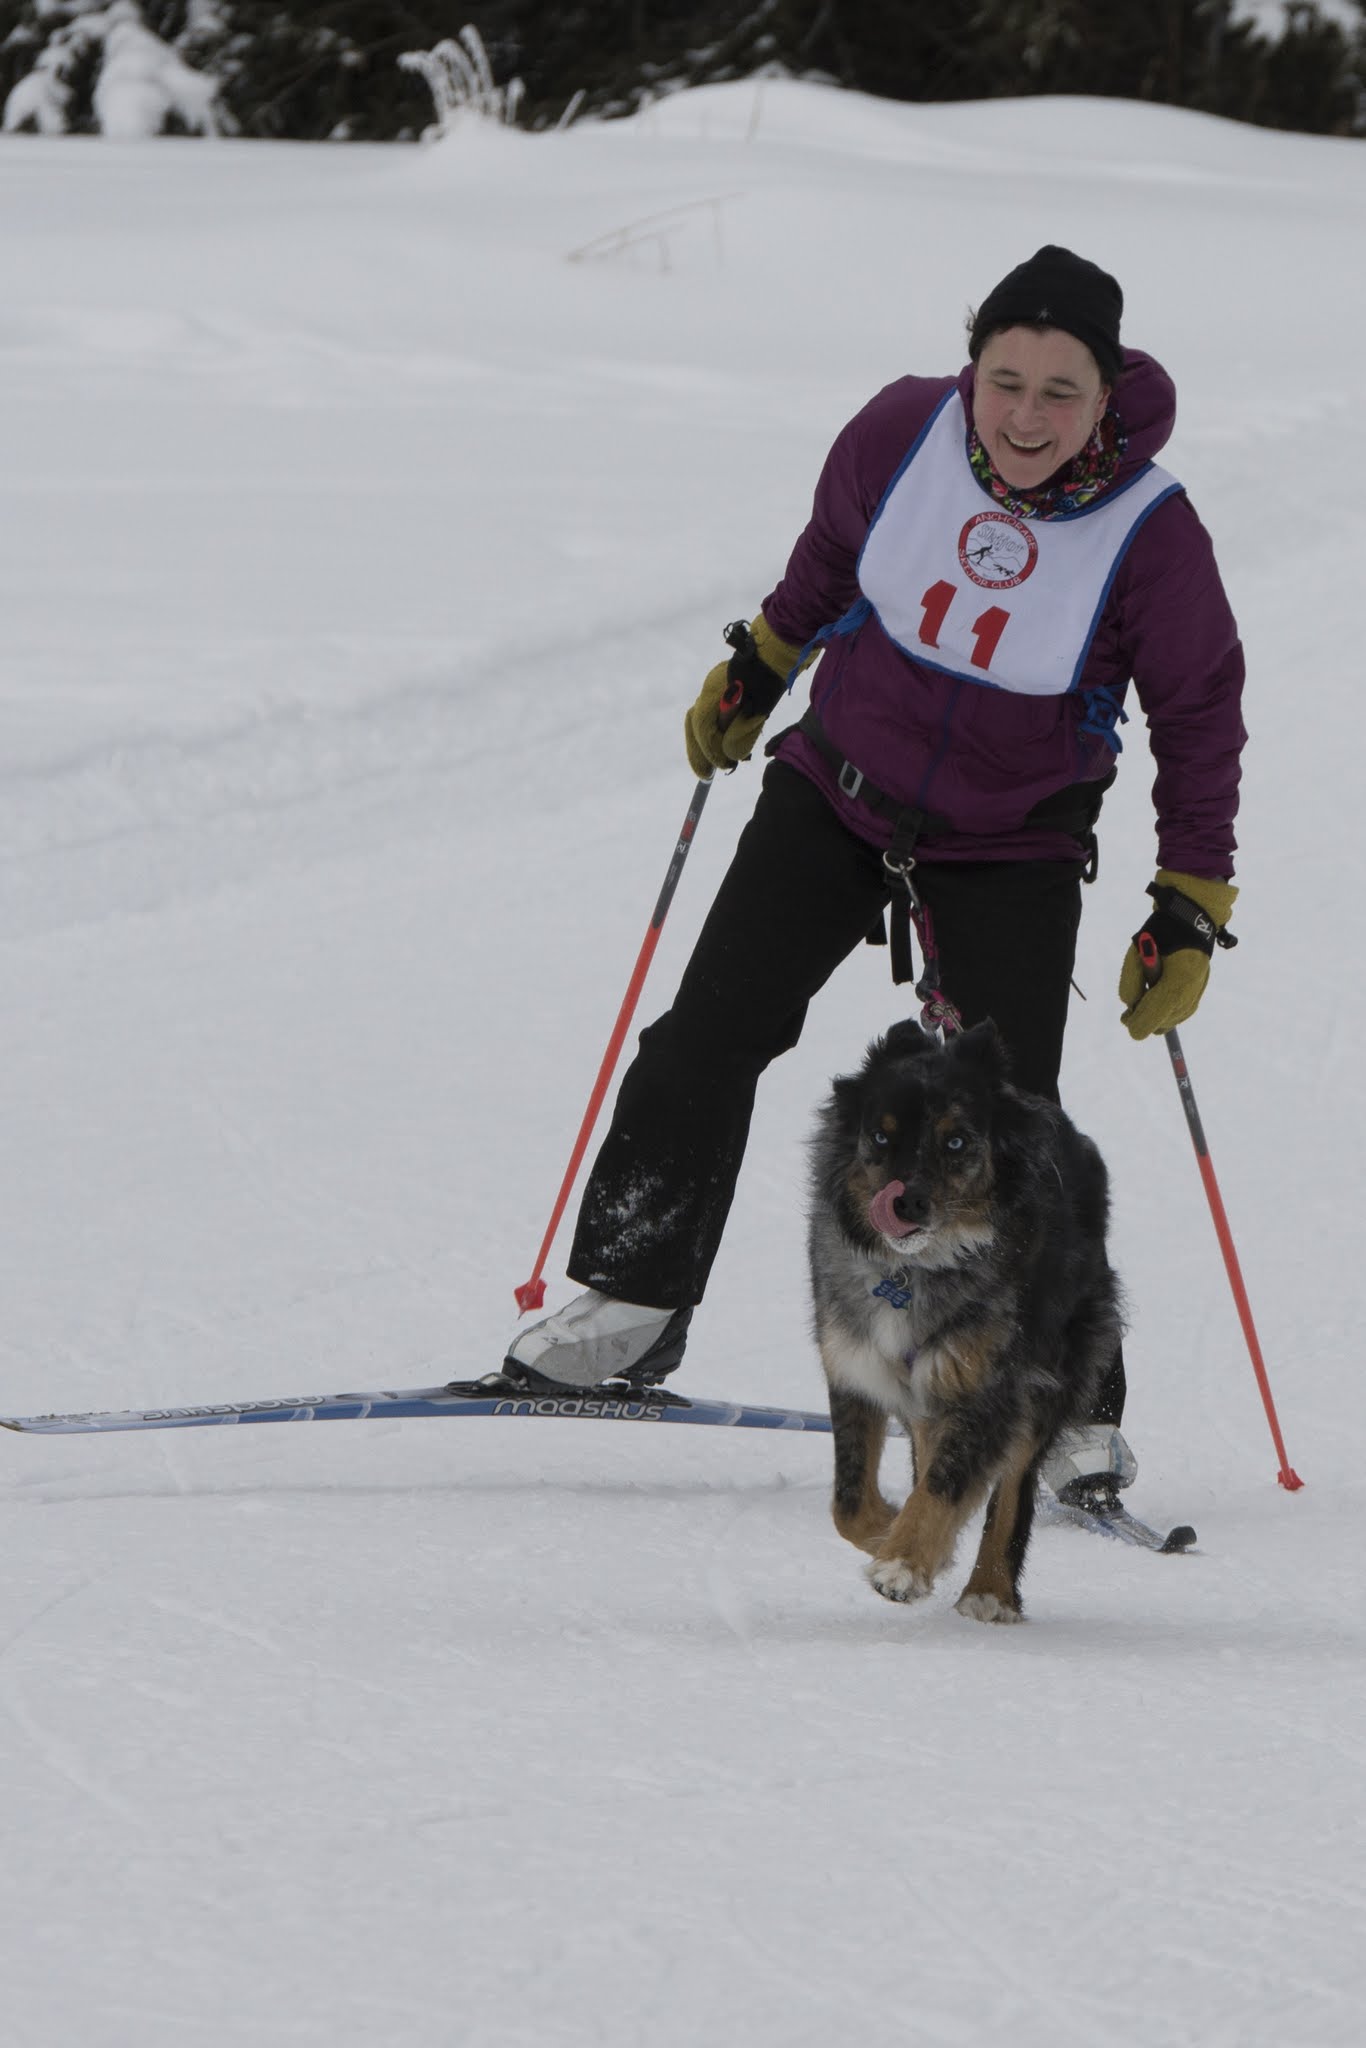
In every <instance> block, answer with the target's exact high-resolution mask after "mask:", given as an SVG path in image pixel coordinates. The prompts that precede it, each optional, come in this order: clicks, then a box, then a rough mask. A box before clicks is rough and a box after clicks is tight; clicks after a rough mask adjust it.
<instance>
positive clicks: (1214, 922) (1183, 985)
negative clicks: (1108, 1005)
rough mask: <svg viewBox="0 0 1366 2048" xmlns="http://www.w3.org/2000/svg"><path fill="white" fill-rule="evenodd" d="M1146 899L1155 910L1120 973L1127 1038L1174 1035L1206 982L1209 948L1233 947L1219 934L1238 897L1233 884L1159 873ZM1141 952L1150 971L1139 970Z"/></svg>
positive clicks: (1232, 942)
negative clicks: (1160, 1033) (1147, 957)
mask: <svg viewBox="0 0 1366 2048" xmlns="http://www.w3.org/2000/svg"><path fill="white" fill-rule="evenodd" d="M1148 894H1149V895H1150V896H1151V897H1152V899H1153V904H1154V906H1155V907H1154V909H1153V911H1152V914H1151V915H1150V917H1149V918H1148V920H1147V922H1146V924H1145V925H1144V926H1143V928H1142V930H1141V931H1137V932H1135V933H1134V937H1133V942H1132V944H1131V945H1130V947H1129V950H1128V952H1127V953H1126V954H1125V955H1124V965H1123V967H1122V968H1121V969H1120V973H1119V999H1120V1001H1121V1002H1122V1003H1123V1004H1124V1015H1123V1017H1122V1018H1121V1020H1120V1021H1121V1023H1123V1024H1124V1025H1125V1027H1126V1028H1127V1030H1128V1033H1129V1036H1130V1037H1131V1038H1151V1036H1152V1035H1153V1033H1154V1032H1155V1031H1164V1032H1165V1031H1174V1030H1175V1029H1176V1027H1177V1025H1178V1024H1184V1023H1185V1021H1186V1019H1187V1017H1193V1016H1194V1015H1195V1012H1196V1009H1197V1007H1198V1006H1199V1002H1200V998H1201V996H1202V995H1203V994H1204V993H1205V984H1206V982H1207V981H1208V980H1209V963H1210V955H1211V954H1212V953H1213V951H1214V948H1215V947H1216V946H1236V945H1237V943H1238V941H1237V940H1236V939H1235V938H1234V937H1233V935H1232V933H1230V932H1226V931H1225V930H1224V926H1225V925H1226V924H1227V923H1228V920H1229V918H1230V916H1231V915H1232V912H1233V905H1234V901H1235V899H1236V897H1237V894H1238V891H1237V890H1236V889H1235V888H1234V886H1233V884H1232V882H1215V881H1210V880H1208V879H1207V878H1205V877H1203V876H1200V875H1182V874H1177V873H1176V872H1175V870H1173V869H1172V868H1159V869H1158V871H1157V879H1156V880H1155V881H1153V882H1150V883H1149V884H1148ZM1140 947H1142V949H1143V952H1144V953H1146V954H1147V955H1148V956H1149V959H1150V960H1153V965H1152V966H1151V967H1145V966H1144V963H1143V960H1142V958H1141V957H1140V951H1139V949H1140ZM1154 955H1155V959H1154Z"/></svg>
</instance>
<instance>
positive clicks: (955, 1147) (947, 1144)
mask: <svg viewBox="0 0 1366 2048" xmlns="http://www.w3.org/2000/svg"><path fill="white" fill-rule="evenodd" d="M967 1142H968V1141H967V1139H966V1138H960V1137H959V1135H958V1133H957V1132H956V1131H955V1132H954V1134H953V1136H952V1137H951V1138H945V1140H944V1150H945V1151H946V1152H961V1151H962V1149H963V1147H964V1146H965V1145H966V1144H967Z"/></svg>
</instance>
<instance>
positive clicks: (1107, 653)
mask: <svg viewBox="0 0 1366 2048" xmlns="http://www.w3.org/2000/svg"><path fill="white" fill-rule="evenodd" d="M1124 360H1125V369H1124V374H1123V376H1122V378H1121V381H1120V383H1119V386H1118V388H1117V392H1116V398H1115V403H1116V406H1117V409H1118V411H1119V414H1120V417H1121V419H1122V421H1123V424H1124V428H1125V431H1126V433H1127V435H1128V449H1127V452H1126V455H1125V458H1124V464H1123V467H1122V468H1121V470H1120V474H1119V477H1118V478H1117V479H1116V482H1117V483H1122V482H1124V481H1126V480H1127V479H1128V478H1130V477H1132V476H1133V474H1134V473H1135V471H1136V470H1137V469H1139V468H1140V467H1141V466H1142V465H1143V464H1144V463H1147V462H1151V461H1152V460H1153V459H1154V458H1155V457H1156V455H1157V454H1158V452H1159V450H1160V449H1161V448H1162V447H1164V446H1165V444H1166V442H1167V440H1168V437H1169V436H1170V434H1171V431H1172V427H1173V424H1174V423H1175V419H1176V392H1175V389H1174V387H1173V385H1172V381H1171V379H1170V378H1169V377H1168V375H1167V373H1166V371H1165V370H1164V369H1163V368H1162V367H1161V365H1160V364H1159V363H1157V362H1155V361H1154V360H1153V359H1152V357H1151V356H1145V355H1141V354H1139V353H1138V352H1137V351H1135V350H1133V349H1129V350H1126V351H1125V359H1124ZM953 382H954V380H953V379H952V378H949V377H902V378H899V379H898V381H897V382H896V383H895V384H889V385H887V387H886V389H885V390H883V391H880V392H879V393H878V394H877V396H876V398H874V399H872V400H871V401H870V402H869V403H868V404H867V405H866V406H864V408H863V410H862V412H860V413H858V414H857V415H856V416H855V417H854V418H853V419H852V420H851V421H850V422H849V424H848V426H847V427H845V428H844V430H843V431H842V433H841V434H840V435H839V438H838V439H837V440H836V442H835V444H834V446H833V448H832V449H831V450H830V453H829V455H828V456H827V457H826V461H825V466H824V468H823V469H822V471H821V475H820V481H819V482H818V484H817V486H816V495H815V500H814V503H813V505H812V511H811V519H810V521H809V523H808V525H807V527H806V530H805V531H804V533H803V534H802V535H801V538H800V539H799V540H798V542H797V544H796V546H795V547H794V548H793V550H792V555H791V558H790V560H789V561H788V565H787V568H786V571H785V572H784V575H783V578H782V581H781V582H780V583H779V585H778V587H777V589H776V590H774V591H772V592H771V593H770V595H769V596H768V597H766V598H765V599H764V604H763V610H764V616H765V618H766V619H767V620H768V623H769V625H770V626H772V628H773V630H774V632H775V633H777V634H779V635H780V636H781V638H782V639H784V640H786V641H789V642H790V643H791V644H792V645H794V646H805V645H806V643H807V642H808V641H809V640H811V639H812V638H813V637H814V636H815V635H816V633H818V632H819V630H820V629H821V627H822V626H828V625H831V624H833V623H834V621H835V620H836V619H839V618H841V617H842V616H843V614H844V613H845V612H846V611H847V610H848V609H849V607H850V606H851V605H852V604H853V603H854V602H855V601H856V600H857V598H858V597H859V594H860V593H859V587H858V582H857V579H856V573H855V569H856V563H857V560H858V555H859V550H860V548H861V546H862V544H863V539H864V536H865V534H866V533H867V531H868V527H869V524H870V522H871V521H872V518H873V515H874V514H875V512H876V511H877V509H878V506H879V504H880V503H881V501H882V498H883V494H884V493H885V492H886V490H887V488H888V486H889V484H890V483H891V482H892V479H893V477H894V476H895V475H896V472H897V470H898V468H899V467H900V465H901V462H902V460H903V458H904V457H905V455H906V453H907V451H908V450H909V448H910V446H911V444H912V442H913V441H914V440H915V438H916V436H917V434H918V433H919V432H920V429H921V428H922V427H923V426H924V425H925V422H926V421H927V420H928V418H929V417H930V414H931V413H932V412H933V411H934V409H935V407H936V405H938V403H939V401H940V400H941V399H942V398H943V397H944V395H945V393H946V392H947V391H948V390H950V389H951V388H952V385H953ZM957 384H958V389H959V391H960V392H961V393H962V395H963V402H964V405H965V406H966V407H967V409H968V412H969V415H971V409H972V384H973V373H972V369H971V367H969V368H967V369H965V370H964V371H963V372H962V374H961V376H960V377H959V378H958V379H957ZM964 459H965V460H966V457H965V458H964ZM984 495H985V494H984ZM1131 680H1132V681H1133V682H1134V684H1135V685H1136V688H1137V692H1138V700H1139V703H1140V704H1141V706H1142V708H1143V711H1144V712H1145V713H1146V715H1147V719H1148V724H1149V729H1150V737H1151V744H1152V751H1153V756H1154V759H1155V760H1156V763H1157V777H1156V780H1155V782H1154V784H1153V803H1154V806H1155V808H1156V812H1157V837H1158V864H1159V865H1160V866H1162V867H1167V868H1175V869H1178V870H1179V871H1180V872H1182V873H1183V874H1190V875H1203V876H1226V875H1229V874H1231V873H1232V870H1233V849H1234V845H1235V843H1236V842H1235V840H1234V836H1233V818H1234V814H1235V812H1236V811H1237V808H1238V769H1239V755H1240V753H1241V749H1242V745H1243V741H1244V739H1245V737H1246V734H1245V732H1244V730H1243V723H1242V717H1241V713H1240V709H1239V703H1240V698H1241V694H1242V685H1243V652H1242V648H1241V646H1240V644H1239V640H1238V629H1237V627H1236V625H1235V624H1234V620H1233V614H1232V612H1231V611H1230V609H1229V604H1228V599H1227V597H1226V596H1225V595H1224V589H1223V585H1222V583H1221V582H1220V580H1219V571H1218V568H1217V566H1216V564H1215V560H1214V551H1213V548H1212V547H1211V545H1210V539H1209V535H1208V534H1207V533H1206V532H1205V529H1204V527H1203V526H1202V525H1201V524H1200V521H1199V519H1198V518H1197V517H1196V515H1195V511H1194V509H1193V507H1192V505H1191V503H1190V500H1189V499H1188V498H1187V497H1186V496H1185V494H1184V492H1182V493H1179V494H1177V495H1176V496H1174V497H1171V498H1168V499H1166V500H1165V501H1164V502H1163V503H1161V504H1159V505H1158V506H1157V508H1156V510H1155V511H1153V512H1152V513H1151V514H1150V515H1149V517H1148V518H1147V519H1146V520H1145V521H1144V523H1143V524H1142V525H1141V526H1140V528H1139V530H1138V532H1137V533H1136V534H1135V536H1134V538H1133V541H1132V543H1131V544H1130V547H1129V550H1128V553H1127V554H1126V555H1125V556H1124V558H1123V560H1122V562H1121V563H1120V565H1119V569H1118V571H1117V573H1116V576H1115V580H1114V583H1113V584H1112V586H1111V589H1110V593H1109V596H1108V598H1107V599H1106V602H1105V606H1104V609H1103V611H1102V613H1101V616H1100V621H1099V624H1098V625H1097V628H1096V633H1095V637H1094V639H1093V641H1092V643H1091V649H1090V652H1089V654H1088V655H1087V658H1086V662H1085V665H1084V667H1083V669H1082V673H1081V679H1080V686H1079V688H1078V689H1077V690H1075V691H1073V692H1071V693H1069V694H1068V695H1065V696H1057V697H1030V696H1021V695H1016V694H1014V693H1013V692H1009V691H1005V690H998V689H991V688H988V687H984V686H982V685H980V684H976V683H970V682H963V681H960V680H959V679H957V678H955V677H953V676H950V675H945V674H942V673H939V672H936V671H935V670H933V669H929V668H925V667H923V666H922V665H921V664H920V663H919V662H917V661H915V660H913V659H912V658H911V657H910V656H909V655H906V654H903V653H902V652H901V650H900V649H899V648H898V647H896V646H894V645H893V643H892V641H891V640H889V639H888V637H887V635H886V634H885V633H884V632H883V630H882V627H881V626H880V625H879V623H878V621H877V619H876V618H875V617H870V618H869V619H868V620H867V621H866V622H865V623H864V624H863V625H862V626H861V627H860V629H859V630H858V631H857V632H856V633H854V634H852V635H849V636H847V637H841V638H837V639H835V640H834V641H833V642H832V643H831V644H830V645H828V646H827V648H826V651H825V653H824V655H823V657H822V659H821V660H820V662H819V663H818V664H817V666H816V668H815V671H814V676H813V682H812V690H811V701H812V703H813V705H814V706H815V708H816V710H817V712H818V713H819V715H820V718H821V722H822V725H823V727H824V730H825V733H826V737H827V738H828V739H829V740H830V741H831V742H833V744H834V745H835V746H836V747H837V748H838V750H839V752H840V753H841V754H842V755H844V756H846V757H847V758H848V759H849V760H850V761H852V762H853V763H854V764H855V766H856V767H858V768H862V769H863V770H864V772H865V773H866V774H867V776H868V778H869V780H870V782H872V783H875V784H876V785H877V786H878V787H879V788H880V789H881V790H883V791H884V792H885V793H886V794H887V795H888V796H892V797H895V798H896V799H897V800H898V801H901V800H904V801H905V802H906V803H907V804H910V805H914V806H916V807H917V808H919V809H923V810H928V811H931V812H933V813H934V814H935V815H936V816H937V817H938V818H940V819H943V820H944V821H946V825H947V828H948V829H946V830H942V831H940V832H938V833H937V834H927V835H926V836H925V837H924V838H923V839H922V841H921V845H920V852H921V855H922V856H923V857H924V858H926V859H928V860H1065V859H1073V858H1075V857H1076V854H1077V842H1076V840H1075V839H1074V838H1072V837H1070V836H1068V835H1067V834H1066V833H1060V832H1058V831H1057V830H1048V829H1044V828H1041V827H1038V826H1028V825H1026V824H1025V822H1024V821H1025V817H1026V814H1027V813H1028V812H1029V811H1030V810H1031V809H1032V808H1033V807H1034V806H1035V805H1036V804H1037V803H1039V802H1040V801H1041V800H1042V799H1044V798H1046V797H1049V796H1053V795H1055V794H1056V793H1057V792H1058V791H1060V790H1065V789H1067V788H1068V787H1074V786H1075V785H1077V784H1078V783H1087V782H1095V781H1097V780H1099V779H1101V778H1102V777H1104V776H1105V775H1107V774H1108V773H1109V771H1110V768H1111V767H1112V765H1113V764H1114V758H1115V756H1114V750H1113V749H1112V747H1111V745H1110V744H1109V743H1108V742H1107V741H1106V739H1105V738H1104V736H1103V735H1101V734H1097V733H1094V732H1092V733H1083V732H1082V731H1081V730H1080V728H1081V727H1082V725H1083V723H1084V722H1085V721H1086V718H1087V713H1088V709H1089V708H1090V705H1091V703H1092V701H1093V700H1092V699H1091V698H1090V696H1089V694H1088V693H1089V692H1091V691H1094V690H1095V689H1097V688H1099V687H1104V688H1106V689H1107V690H1109V691H1111V692H1112V693H1113V694H1114V696H1115V697H1116V698H1122V697H1123V696H1124V693H1125V690H1126V688H1127V685H1128V684H1129V682H1130V681H1131ZM1117 736H1118V733H1117ZM775 751H776V753H777V754H778V756H779V758H780V759H781V760H784V761H788V762H790V763H791V765H792V766H793V767H794V768H797V769H799V770H800V771H801V773H802V774H804V775H807V776H809V777H810V779H811V780H812V781H813V782H815V783H816V784H817V785H818V786H819V787H820V788H821V789H822V790H823V791H824V792H825V795H826V796H827V798H828V799H829V801H830V802H831V803H832V804H833V805H834V807H835V809H836V810H837V811H838V812H839V814H840V816H841V818H842V819H843V820H844V822H845V824H846V825H847V826H848V827H849V829H850V830H851V831H852V832H855V833H857V834H858V835H859V837H860V838H863V839H866V840H868V841H870V842H871V843H872V844H873V845H875V846H885V845H886V844H887V843H888V840H889V838H890V836H891V831H890V824H889V822H888V821H887V820H885V819H882V818H879V817H877V816H875V815H874V814H873V813H872V812H870V811H869V810H868V809H867V808H866V807H864V806H862V805H860V804H859V803H858V802H857V801H856V800H851V799H850V798H848V797H846V796H845V795H843V793H842V792H841V791H840V790H839V788H838V787H837V784H836V780H835V771H834V770H833V769H832V768H831V767H829V766H828V765H827V763H826V762H825V761H824V760H823V759H822V758H821V756H820V755H819V754H818V753H817V751H816V750H815V748H814V747H813V746H812V745H811V743H810V742H809V740H808V739H807V738H806V737H805V735H804V734H801V733H798V732H795V731H793V732H790V733H789V734H787V735H786V736H785V737H783V738H782V739H781V740H780V741H779V742H778V744H777V746H776V748H775Z"/></svg>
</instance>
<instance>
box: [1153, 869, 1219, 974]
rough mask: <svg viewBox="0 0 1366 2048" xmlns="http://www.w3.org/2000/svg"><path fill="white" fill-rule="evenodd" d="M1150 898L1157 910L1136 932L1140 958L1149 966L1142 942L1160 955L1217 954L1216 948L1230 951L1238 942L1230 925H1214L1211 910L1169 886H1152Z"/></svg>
mask: <svg viewBox="0 0 1366 2048" xmlns="http://www.w3.org/2000/svg"><path fill="white" fill-rule="evenodd" d="M1148 894H1149V895H1150V896H1151V897H1152V899H1153V902H1154V904H1155V905H1156V906H1157V907H1156V909H1155V910H1154V911H1153V914H1152V916H1151V917H1149V918H1148V919H1147V920H1146V921H1145V923H1144V926H1143V930H1142V931H1141V932H1135V934H1134V944H1135V946H1137V947H1138V952H1139V957H1140V959H1142V960H1143V961H1144V963H1145V965H1146V963H1147V957H1148V956H1147V952H1146V951H1145V949H1144V947H1143V945H1142V943H1141V941H1142V940H1143V939H1144V938H1147V939H1150V940H1151V942H1152V945H1153V946H1154V947H1155V948H1156V950H1157V952H1158V953H1159V954H1163V953H1180V952H1197V953H1204V954H1207V955H1210V954H1213V952H1214V949H1215V947H1216V946H1220V947H1223V948H1225V949H1226V948H1228V947H1229V946H1236V945H1237V943H1238V941H1237V939H1236V938H1235V937H1234V935H1233V933H1232V932H1231V931H1229V929H1228V927H1227V926H1226V925H1219V924H1216V923H1215V922H1214V919H1213V918H1212V917H1211V916H1210V914H1209V912H1208V911H1207V910H1202V909H1201V908H1200V905H1199V904H1198V903H1196V902H1195V901H1194V900H1193V899H1192V898H1191V897H1189V896H1183V895H1182V893H1181V891H1180V890H1179V889H1173V888H1172V886H1171V884H1170V883H1168V882H1149V884H1148Z"/></svg>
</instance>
